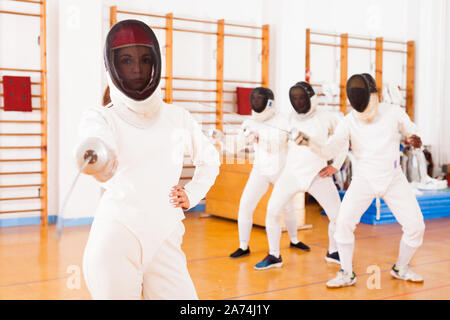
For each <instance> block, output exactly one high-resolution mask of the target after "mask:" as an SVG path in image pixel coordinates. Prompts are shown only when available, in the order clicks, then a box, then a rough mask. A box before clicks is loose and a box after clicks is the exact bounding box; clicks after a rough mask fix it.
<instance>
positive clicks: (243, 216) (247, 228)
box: [238, 170, 297, 249]
mask: <svg viewBox="0 0 450 320" xmlns="http://www.w3.org/2000/svg"><path fill="white" fill-rule="evenodd" d="M275 179H276V176H268V175H262V174H260V173H259V172H258V171H257V170H252V171H251V172H250V176H249V178H248V180H247V184H246V185H245V188H244V191H243V192H242V196H241V200H240V202H239V214H238V229H239V245H240V247H241V248H242V249H246V248H247V246H248V243H249V241H250V233H251V230H252V225H253V212H254V211H255V209H256V206H257V205H258V202H259V200H261V198H262V197H263V196H264V194H265V193H266V192H267V190H268V189H269V187H270V184H273V183H274V182H275ZM284 211H285V212H286V214H285V217H284V220H285V223H286V227H287V229H288V233H289V236H290V237H291V238H296V237H297V216H296V214H295V208H294V205H293V203H292V202H290V201H289V202H287V203H286V205H285V206H284Z"/></svg>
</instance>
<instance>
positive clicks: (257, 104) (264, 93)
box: [250, 87, 274, 113]
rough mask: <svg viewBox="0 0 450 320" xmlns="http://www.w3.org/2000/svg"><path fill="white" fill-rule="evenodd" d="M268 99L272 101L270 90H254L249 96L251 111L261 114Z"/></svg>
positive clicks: (259, 88) (260, 88)
mask: <svg viewBox="0 0 450 320" xmlns="http://www.w3.org/2000/svg"><path fill="white" fill-rule="evenodd" d="M269 99H271V100H274V96H273V92H272V90H270V89H268V88H262V87H258V88H255V89H253V91H252V93H251V94H250V106H251V107H252V110H253V111H255V112H257V113H261V112H263V111H264V110H265V109H266V107H267V102H268V101H269Z"/></svg>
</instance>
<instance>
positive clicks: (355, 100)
mask: <svg viewBox="0 0 450 320" xmlns="http://www.w3.org/2000/svg"><path fill="white" fill-rule="evenodd" d="M374 92H378V91H377V86H376V83H375V80H374V78H373V77H372V76H371V75H370V74H368V73H362V74H354V75H353V76H351V77H350V79H348V81H347V97H348V100H349V101H350V104H351V105H352V107H353V109H355V110H356V111H357V112H359V113H362V112H364V111H365V110H366V108H367V106H368V105H369V102H370V95H371V94H372V93H374Z"/></svg>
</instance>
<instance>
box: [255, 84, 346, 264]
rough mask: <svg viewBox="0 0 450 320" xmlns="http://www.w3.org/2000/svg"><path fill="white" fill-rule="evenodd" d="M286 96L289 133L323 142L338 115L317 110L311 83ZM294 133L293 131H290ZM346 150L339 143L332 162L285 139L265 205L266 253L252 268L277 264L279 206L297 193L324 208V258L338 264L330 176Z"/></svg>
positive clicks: (335, 192)
mask: <svg viewBox="0 0 450 320" xmlns="http://www.w3.org/2000/svg"><path fill="white" fill-rule="evenodd" d="M289 98H290V101H291V104H292V107H293V108H294V110H293V111H292V113H293V114H292V116H291V117H290V124H289V128H290V131H291V132H296V131H297V132H298V131H301V132H304V133H306V134H307V135H308V136H310V137H312V139H315V140H317V141H321V142H323V143H324V142H326V141H327V139H328V137H329V136H330V135H331V134H332V133H333V131H334V129H335V127H336V125H337V123H338V121H339V117H338V115H337V114H334V113H333V112H331V111H325V110H318V109H317V106H318V98H317V96H316V95H315V92H314V90H313V88H312V87H311V85H310V84H309V83H307V82H304V81H302V82H298V83H296V84H295V85H294V86H293V87H291V88H290V90H289ZM294 135H295V134H294ZM347 151H348V144H344V145H342V146H341V148H340V150H339V153H338V154H337V155H336V157H335V158H334V159H330V160H331V162H332V164H330V165H328V163H327V160H328V159H323V158H321V157H320V156H318V155H317V154H315V153H314V152H312V151H311V150H310V149H309V148H308V147H305V146H299V145H297V144H296V143H295V142H294V141H292V140H290V141H289V151H288V153H287V159H286V164H285V165H284V168H283V170H282V172H281V174H280V177H279V178H278V179H277V181H276V182H275V184H274V188H273V191H272V195H271V196H270V199H269V203H268V205H267V214H266V232H267V238H268V241H269V254H268V255H267V256H266V257H265V258H264V259H263V260H262V261H261V262H259V263H258V264H256V265H255V268H256V269H267V268H271V267H280V266H281V265H282V263H283V262H282V258H281V255H280V237H281V216H280V215H281V209H282V207H283V206H284V205H286V204H287V203H290V202H291V201H292V199H293V197H294V195H295V194H296V193H297V192H308V193H310V194H311V195H312V196H313V197H314V198H315V199H316V200H317V202H319V204H320V205H321V206H322V207H323V209H324V210H325V212H326V214H327V216H328V218H329V221H330V222H329V226H328V238H329V247H328V251H327V254H326V256H325V259H326V260H327V261H329V262H334V263H339V254H338V250H337V246H336V242H335V240H334V232H335V224H336V218H337V215H338V212H339V206H340V204H341V199H340V197H339V193H338V190H337V188H336V185H335V184H334V182H333V179H332V176H333V174H335V173H336V172H338V171H339V169H340V168H341V166H342V163H343V162H344V160H345V158H346V156H347Z"/></svg>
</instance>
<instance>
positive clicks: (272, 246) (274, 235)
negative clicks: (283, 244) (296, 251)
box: [266, 226, 281, 258]
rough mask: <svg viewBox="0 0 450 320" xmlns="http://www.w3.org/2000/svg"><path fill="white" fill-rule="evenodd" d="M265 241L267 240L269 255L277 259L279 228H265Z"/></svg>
mask: <svg viewBox="0 0 450 320" xmlns="http://www.w3.org/2000/svg"><path fill="white" fill-rule="evenodd" d="M266 232H267V239H268V240H269V254H271V255H272V256H274V257H276V258H279V257H280V238H281V227H278V226H276V227H273V226H270V227H268V226H266Z"/></svg>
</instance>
